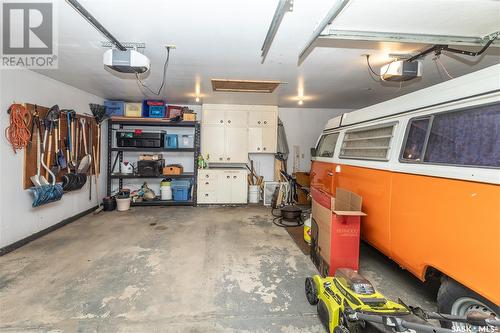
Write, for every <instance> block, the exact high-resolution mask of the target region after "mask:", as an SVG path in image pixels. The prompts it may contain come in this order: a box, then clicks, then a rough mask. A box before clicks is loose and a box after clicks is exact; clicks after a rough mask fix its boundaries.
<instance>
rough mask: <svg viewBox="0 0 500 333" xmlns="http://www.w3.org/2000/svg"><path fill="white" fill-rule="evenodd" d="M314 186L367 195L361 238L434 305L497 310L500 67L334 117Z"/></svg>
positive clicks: (318, 152)
mask: <svg viewBox="0 0 500 333" xmlns="http://www.w3.org/2000/svg"><path fill="white" fill-rule="evenodd" d="M314 155H315V156H314V157H313V158H312V160H313V161H312V170H311V176H312V178H311V186H312V187H314V188H316V189H318V190H321V191H323V192H325V193H328V194H331V195H334V193H335V188H337V187H341V188H345V189H347V190H349V191H352V192H355V193H357V194H359V195H361V196H362V197H363V211H364V212H366V214H367V216H366V217H363V218H362V221H361V225H362V232H361V233H362V238H363V239H364V240H365V241H366V242H368V243H369V244H371V245H372V246H374V247H375V248H377V249H378V250H380V251H381V252H383V253H384V254H385V255H387V256H388V257H390V258H391V259H393V260H394V261H396V262H397V263H398V264H399V265H400V266H401V267H403V268H405V269H407V270H408V271H410V272H411V273H413V274H414V275H415V276H417V277H418V278H419V279H421V280H423V281H425V280H427V279H430V278H432V277H441V286H440V289H439V292H438V308H439V310H440V311H442V312H445V313H451V314H455V315H465V314H466V313H468V312H469V311H472V310H480V311H484V312H488V313H496V315H499V314H500V312H499V307H498V305H499V304H500V65H495V66H492V67H489V68H486V69H483V70H480V71H477V72H474V73H471V74H468V75H465V76H462V77H459V78H456V79H452V80H449V81H446V82H443V83H440V84H438V85H435V86H432V87H429V88H426V89H423V90H419V91H417V92H414V93H410V94H408V95H404V96H401V97H398V98H395V99H392V100H389V101H386V102H383V103H379V104H376V105H373V106H369V107H366V108H363V109H360V110H356V111H353V112H350V113H346V114H344V115H342V116H340V117H337V118H334V119H331V120H330V121H329V122H328V124H327V126H326V127H325V130H324V131H323V133H322V134H321V136H320V138H319V139H318V144H317V146H316V149H315V153H314Z"/></svg>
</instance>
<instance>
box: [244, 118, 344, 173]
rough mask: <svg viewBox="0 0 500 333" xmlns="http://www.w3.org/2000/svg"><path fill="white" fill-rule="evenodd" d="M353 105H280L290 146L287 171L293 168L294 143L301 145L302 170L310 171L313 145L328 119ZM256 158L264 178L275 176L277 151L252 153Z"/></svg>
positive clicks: (299, 146) (257, 169) (300, 160)
mask: <svg viewBox="0 0 500 333" xmlns="http://www.w3.org/2000/svg"><path fill="white" fill-rule="evenodd" d="M349 111H351V110H350V109H313V108H278V112H279V117H280V119H281V121H283V126H284V127H285V132H286V137H287V140H288V148H289V149H290V154H289V156H288V162H287V171H288V173H289V174H292V172H293V161H294V155H293V154H294V146H298V148H299V171H309V169H310V168H311V151H310V150H311V148H313V147H314V146H315V145H316V141H317V139H318V137H319V135H320V133H321V131H322V130H323V129H324V128H325V125H326V122H327V121H328V120H329V119H330V118H333V117H336V116H338V115H340V114H342V113H345V112H349ZM250 158H251V159H252V160H254V164H255V169H256V171H257V173H258V174H259V175H261V176H264V179H265V180H273V178H274V155H272V154H265V155H262V154H250Z"/></svg>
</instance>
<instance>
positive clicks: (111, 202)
mask: <svg viewBox="0 0 500 333" xmlns="http://www.w3.org/2000/svg"><path fill="white" fill-rule="evenodd" d="M102 204H103V210H104V211H105V212H110V211H112V210H115V208H116V199H115V197H104V198H103V199H102Z"/></svg>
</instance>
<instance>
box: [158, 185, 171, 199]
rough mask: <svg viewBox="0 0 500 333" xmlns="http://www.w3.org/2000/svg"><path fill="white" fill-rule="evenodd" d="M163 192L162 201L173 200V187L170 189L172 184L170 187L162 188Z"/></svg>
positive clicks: (162, 186) (164, 186) (163, 186)
mask: <svg viewBox="0 0 500 333" xmlns="http://www.w3.org/2000/svg"><path fill="white" fill-rule="evenodd" d="M160 192H161V200H172V187H170V183H168V185H163V182H162V185H161V187H160Z"/></svg>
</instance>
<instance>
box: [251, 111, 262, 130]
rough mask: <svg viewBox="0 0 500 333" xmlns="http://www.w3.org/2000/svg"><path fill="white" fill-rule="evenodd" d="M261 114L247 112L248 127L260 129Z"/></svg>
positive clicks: (258, 112)
mask: <svg viewBox="0 0 500 333" xmlns="http://www.w3.org/2000/svg"><path fill="white" fill-rule="evenodd" d="M262 113H263V112H260V111H255V110H250V111H248V127H260V126H262V123H263V121H262Z"/></svg>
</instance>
